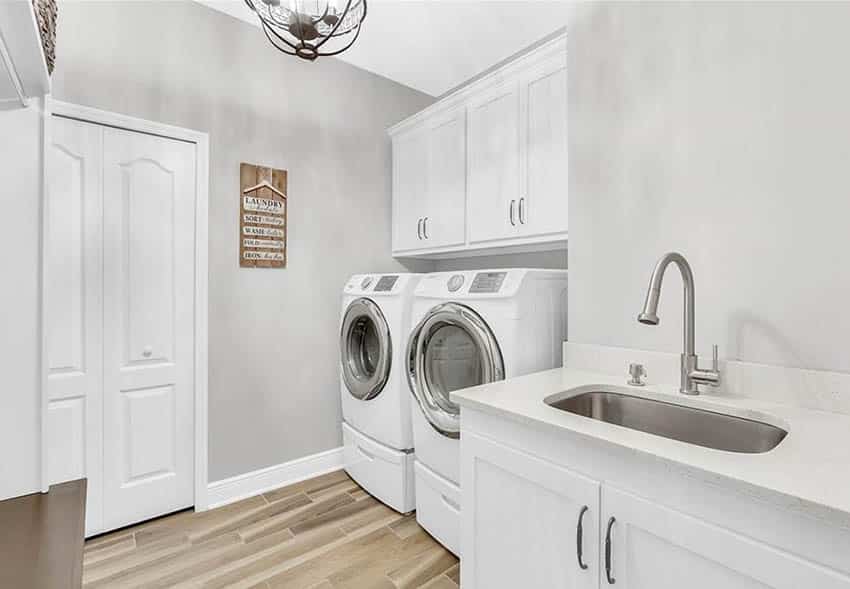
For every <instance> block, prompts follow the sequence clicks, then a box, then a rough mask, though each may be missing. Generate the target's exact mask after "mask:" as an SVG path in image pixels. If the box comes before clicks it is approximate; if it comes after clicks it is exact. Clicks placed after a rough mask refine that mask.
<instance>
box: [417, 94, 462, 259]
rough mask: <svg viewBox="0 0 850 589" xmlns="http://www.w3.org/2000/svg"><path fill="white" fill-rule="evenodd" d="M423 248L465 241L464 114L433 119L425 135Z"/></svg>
mask: <svg viewBox="0 0 850 589" xmlns="http://www.w3.org/2000/svg"><path fill="white" fill-rule="evenodd" d="M428 135H429V137H428V151H429V157H428V198H427V200H426V202H425V203H424V204H425V208H424V219H423V233H424V237H425V246H426V247H428V248H439V247H446V246H452V245H462V244H463V243H464V241H465V239H466V112H465V110H463V109H460V110H457V111H454V112H452V113H451V114H449V115H446V116H442V117H439V118H437V119H435V120H434V121H433V122H431V124H430V125H429V131H428Z"/></svg>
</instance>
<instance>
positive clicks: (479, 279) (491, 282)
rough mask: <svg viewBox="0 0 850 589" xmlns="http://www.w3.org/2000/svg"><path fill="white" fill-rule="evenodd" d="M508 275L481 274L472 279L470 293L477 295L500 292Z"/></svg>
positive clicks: (499, 273) (498, 273)
mask: <svg viewBox="0 0 850 589" xmlns="http://www.w3.org/2000/svg"><path fill="white" fill-rule="evenodd" d="M507 275H508V273H507V272H479V273H478V274H476V275H475V278H473V279H472V286H470V287H469V292H470V293H476V294H487V293H496V292H499V289H500V288H502V283H503V282H504V281H505V276H507Z"/></svg>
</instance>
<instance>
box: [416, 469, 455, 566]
mask: <svg viewBox="0 0 850 589" xmlns="http://www.w3.org/2000/svg"><path fill="white" fill-rule="evenodd" d="M416 521H417V522H419V525H420V526H422V527H423V528H425V529H426V530H427V531H428V533H429V534H431V535H432V536H434V538H436V539H437V541H439V542H440V544H442V545H443V546H445V547H446V549H447V550H449V551H451V552H453V553H454V554H455V555H457V556H460V487H458V486H457V485H455V484H454V483H452V482H451V481H449V480H448V479H444V478H443V477H441V476H440V475H438V474H437V473H435V472H434V471H433V470H431V469H430V468H428V467H427V466H425V465H424V464H422V463H421V462H419V461H417V462H416Z"/></svg>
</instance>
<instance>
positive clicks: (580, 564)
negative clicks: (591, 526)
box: [576, 505, 588, 571]
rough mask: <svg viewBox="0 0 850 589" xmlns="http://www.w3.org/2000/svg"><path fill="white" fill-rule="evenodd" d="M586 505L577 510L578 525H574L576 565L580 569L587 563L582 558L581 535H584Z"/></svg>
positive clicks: (585, 566)
mask: <svg viewBox="0 0 850 589" xmlns="http://www.w3.org/2000/svg"><path fill="white" fill-rule="evenodd" d="M587 510H588V507H587V505H585V506H584V507H582V508H581V511H579V512H578V525H576V558H578V567H579V568H580V569H581V570H583V571H584V570H587V564H586V563H585V562H584V559H583V548H582V545H583V544H584V542H583V536H584V525H583V523H582V522H583V521H584V514H585V513H587Z"/></svg>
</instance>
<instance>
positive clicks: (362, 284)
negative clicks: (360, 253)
mask: <svg viewBox="0 0 850 589" xmlns="http://www.w3.org/2000/svg"><path fill="white" fill-rule="evenodd" d="M371 285H372V277H371V276H366V277H365V278H363V280H361V281H360V288H362V289H363V290H366V289H367V288H369V287H370V286H371Z"/></svg>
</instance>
